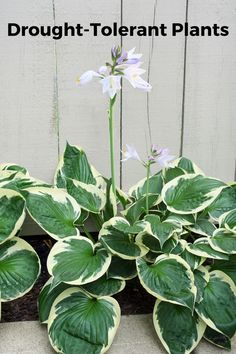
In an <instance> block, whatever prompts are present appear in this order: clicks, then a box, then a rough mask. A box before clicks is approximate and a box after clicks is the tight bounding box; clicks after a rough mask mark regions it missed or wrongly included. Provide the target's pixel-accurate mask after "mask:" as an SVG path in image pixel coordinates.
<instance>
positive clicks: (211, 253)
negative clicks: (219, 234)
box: [186, 237, 229, 259]
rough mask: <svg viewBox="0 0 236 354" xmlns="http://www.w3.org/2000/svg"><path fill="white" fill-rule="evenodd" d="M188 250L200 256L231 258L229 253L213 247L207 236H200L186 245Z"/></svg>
mask: <svg viewBox="0 0 236 354" xmlns="http://www.w3.org/2000/svg"><path fill="white" fill-rule="evenodd" d="M186 249H187V250H188V252H190V253H192V254H195V255H196V256H199V257H205V258H212V259H229V257H228V255H227V254H225V253H222V252H219V251H216V250H215V249H214V248H212V247H211V245H210V243H209V239H208V238H206V237H201V238H198V239H197V240H196V241H194V243H192V244H191V243H189V244H188V245H187V246H186Z"/></svg>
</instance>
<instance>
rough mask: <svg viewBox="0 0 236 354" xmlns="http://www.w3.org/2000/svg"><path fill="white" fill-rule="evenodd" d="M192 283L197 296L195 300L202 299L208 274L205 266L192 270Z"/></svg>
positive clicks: (199, 300) (208, 277)
mask: <svg viewBox="0 0 236 354" xmlns="http://www.w3.org/2000/svg"><path fill="white" fill-rule="evenodd" d="M193 274H194V283H195V285H196V288H197V298H196V302H201V301H202V299H203V294H204V289H205V287H206V286H207V283H208V282H209V279H210V275H209V272H208V270H207V269H206V267H203V266H200V267H199V268H198V269H195V270H194V272H193Z"/></svg>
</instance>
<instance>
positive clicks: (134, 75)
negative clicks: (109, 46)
mask: <svg viewBox="0 0 236 354" xmlns="http://www.w3.org/2000/svg"><path fill="white" fill-rule="evenodd" d="M140 65H141V63H138V64H134V65H129V66H128V67H127V68H125V69H124V77H125V78H126V79H127V80H128V81H129V82H130V84H131V85H132V86H133V87H134V88H139V89H141V90H144V91H147V92H149V91H151V89H152V86H151V85H150V84H149V83H148V82H146V81H145V80H143V79H142V78H141V76H140V75H142V74H143V73H145V70H143V69H141V68H140V67H139V66H140Z"/></svg>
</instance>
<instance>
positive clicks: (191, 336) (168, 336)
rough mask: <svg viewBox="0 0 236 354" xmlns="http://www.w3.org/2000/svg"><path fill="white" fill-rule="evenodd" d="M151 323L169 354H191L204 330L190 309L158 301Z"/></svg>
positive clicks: (201, 323) (201, 322)
mask: <svg viewBox="0 0 236 354" xmlns="http://www.w3.org/2000/svg"><path fill="white" fill-rule="evenodd" d="M153 323H154V327H155V330H156V332H157V335H158V337H159V339H160V341H161V342H162V344H163V346H164V347H165V349H166V350H167V352H168V353H171V354H188V353H192V351H193V349H194V348H195V347H196V346H197V345H198V343H199V342H200V340H201V338H202V336H203V334H204V331H205V328H206V325H205V323H204V322H203V321H202V320H201V319H200V318H199V317H198V316H197V314H196V313H194V314H193V315H192V312H191V310H190V309H188V308H186V307H183V306H178V305H175V304H170V303H168V302H163V301H159V300H157V301H156V303H155V307H154V311H153Z"/></svg>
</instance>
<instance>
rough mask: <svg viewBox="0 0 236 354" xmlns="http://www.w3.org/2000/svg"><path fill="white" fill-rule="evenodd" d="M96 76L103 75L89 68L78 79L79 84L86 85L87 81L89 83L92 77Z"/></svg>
mask: <svg viewBox="0 0 236 354" xmlns="http://www.w3.org/2000/svg"><path fill="white" fill-rule="evenodd" d="M94 77H101V75H100V74H98V73H97V72H96V71H93V70H88V71H85V73H83V75H81V76H80V77H79V78H78V79H77V80H76V82H77V84H79V85H85V84H87V83H89V82H90V81H92V79H93V78H94Z"/></svg>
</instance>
